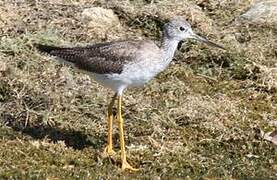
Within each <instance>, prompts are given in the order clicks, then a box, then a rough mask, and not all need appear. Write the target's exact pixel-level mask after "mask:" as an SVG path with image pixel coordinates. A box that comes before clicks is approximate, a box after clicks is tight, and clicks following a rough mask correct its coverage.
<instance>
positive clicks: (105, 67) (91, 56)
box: [36, 41, 144, 74]
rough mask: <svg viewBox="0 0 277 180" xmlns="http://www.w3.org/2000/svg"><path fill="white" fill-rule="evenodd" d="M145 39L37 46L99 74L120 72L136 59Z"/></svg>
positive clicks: (78, 66) (41, 49) (43, 50)
mask: <svg viewBox="0 0 277 180" xmlns="http://www.w3.org/2000/svg"><path fill="white" fill-rule="evenodd" d="M143 44H144V42H143V41H115V42H108V43H98V44H94V45H89V46H85V47H72V48H62V47H54V46H47V45H41V44H38V45H36V47H37V48H38V49H39V50H40V51H42V52H46V53H48V54H50V55H52V56H56V57H59V58H61V59H63V60H65V61H68V62H70V63H72V64H74V65H75V66H76V67H77V68H79V69H82V70H86V71H89V72H93V73H97V74H106V73H118V74H120V73H121V72H122V70H123V66H124V64H126V63H128V62H132V61H133V60H134V59H135V55H136V52H137V50H139V49H141V47H143Z"/></svg>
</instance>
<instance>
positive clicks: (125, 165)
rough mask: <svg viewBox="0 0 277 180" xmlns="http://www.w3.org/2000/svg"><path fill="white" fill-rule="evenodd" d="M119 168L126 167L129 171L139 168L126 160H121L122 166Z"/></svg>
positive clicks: (124, 168)
mask: <svg viewBox="0 0 277 180" xmlns="http://www.w3.org/2000/svg"><path fill="white" fill-rule="evenodd" d="M121 169H122V170H123V171H124V170H126V169H128V170H130V171H139V169H137V168H133V167H132V166H131V165H130V164H129V163H128V162H127V161H123V162H122V167H121Z"/></svg>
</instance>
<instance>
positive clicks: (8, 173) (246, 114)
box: [0, 0, 277, 179]
mask: <svg viewBox="0 0 277 180" xmlns="http://www.w3.org/2000/svg"><path fill="white" fill-rule="evenodd" d="M151 2H152V3H151ZM195 2H197V3H195ZM220 2H221V1H217V0H212V1H187V2H183V1H168V0H167V1H143V0H140V1H130V2H129V1H120V3H119V1H109V2H106V1H104V0H99V1H94V3H93V4H92V3H91V1H80V2H79V1H74V0H71V1H69V0H64V1H49V2H38V3H35V1H34V2H23V1H22V2H18V3H16V2H1V3H0V32H1V35H0V65H1V67H0V114H1V116H0V137H1V139H0V157H1V158H0V177H1V178H4V179H9V178H10V179H27V178H28V179H29V178H33V179H41V178H48V179H55V178H58V179H69V178H72V179H79V178H81V179H95V178H97V179H100V178H101V179H102V178H105V179H108V178H119V179H120V178H122V179H124V178H127V179H128V178H141V179H160V178H163V179H169V178H175V179H178V178H180V179H184V178H187V179H200V178H205V179H214V178H222V179H249V178H256V179H274V178H276V176H277V174H276V171H277V164H276V162H277V159H276V157H277V155H276V146H274V145H273V144H272V143H270V142H267V141H264V140H263V139H262V138H261V137H260V132H261V130H262V131H263V132H268V131H272V130H274V129H276V126H275V125H276V119H277V113H276V112H277V111H276V104H277V95H276V90H277V85H276V80H277V78H276V49H277V48H276V46H277V41H276V37H277V36H276V35H277V31H276V28H274V27H267V26H264V25H263V26H258V25H245V24H240V23H239V22H237V21H236V20H235V17H237V16H238V15H239V14H241V13H242V12H243V11H244V10H245V9H247V7H248V6H249V5H250V4H251V3H252V1H240V2H241V3H239V4H234V3H232V2H233V1H222V3H220ZM228 2H229V3H228ZM234 2H235V1H234ZM191 4H193V6H191ZM177 5H178V6H177ZM92 6H99V7H103V8H110V9H112V10H113V11H114V12H115V14H117V15H118V17H119V21H120V25H119V26H118V27H116V28H115V29H113V30H111V31H108V32H107V34H106V35H103V34H101V33H102V32H99V34H98V33H97V32H95V31H90V29H88V28H90V27H89V26H88V25H87V24H85V23H83V21H82V20H81V18H82V16H81V14H82V12H83V8H88V7H92ZM177 7H178V8H177ZM188 7H189V8H188ZM176 8H177V9H176ZM172 9H174V11H173V10H172ZM226 9H228V10H226ZM175 14H177V15H183V16H186V17H187V19H188V20H189V21H190V22H192V24H193V26H194V28H195V29H197V31H199V33H201V34H206V35H208V36H209V37H210V38H211V39H213V40H214V41H219V42H221V43H222V44H224V45H225V46H226V48H227V49H228V51H226V52H223V51H219V50H218V49H212V48H210V47H207V46H205V45H203V44H199V43H195V42H188V43H187V44H186V45H185V46H183V47H182V48H181V49H180V50H179V51H178V52H177V53H176V56H175V57H176V58H175V60H174V62H173V63H172V65H171V66H170V67H169V68H168V69H167V70H166V71H165V72H164V73H162V74H161V75H159V76H158V77H157V78H156V79H155V80H153V81H152V82H151V83H150V84H149V85H147V86H146V87H145V88H143V89H139V90H137V89H133V90H132V89H130V90H129V91H127V92H126V94H125V99H124V106H125V107H124V117H125V120H126V122H125V126H126V131H127V133H128V136H126V138H127V145H128V153H129V156H128V157H129V161H130V162H131V164H133V165H134V166H136V167H140V168H141V171H140V172H138V173H128V172H121V171H120V170H119V168H118V167H119V163H120V161H119V154H118V155H117V157H116V158H115V159H109V158H103V157H102V155H101V152H102V150H103V147H104V145H105V137H106V122H105V116H104V115H105V110H106V104H107V102H108V100H109V99H108V98H107V97H108V96H110V95H111V92H110V91H109V90H106V89H104V88H103V87H101V86H100V85H97V84H96V82H94V81H93V80H92V81H91V80H90V78H89V77H88V76H87V75H84V74H81V73H79V72H78V71H76V70H73V69H71V68H69V67H66V66H61V65H59V64H57V63H56V62H54V61H53V58H50V57H45V56H42V55H40V54H39V53H38V52H37V51H36V50H35V49H34V48H33V47H32V44H33V43H34V42H40V43H47V44H62V45H66V46H70V45H76V44H85V43H92V42H99V41H106V40H112V39H117V38H122V39H123V38H127V37H132V38H151V39H158V38H159V36H160V33H159V30H160V28H161V26H162V24H163V23H164V22H165V21H166V19H168V18H169V17H170V16H172V15H175ZM90 32H94V33H90ZM274 122H275V123H274ZM115 133H116V135H115V136H116V138H117V137H118V135H117V130H116V129H115ZM115 143H116V149H117V150H118V149H119V147H118V141H116V142H115Z"/></svg>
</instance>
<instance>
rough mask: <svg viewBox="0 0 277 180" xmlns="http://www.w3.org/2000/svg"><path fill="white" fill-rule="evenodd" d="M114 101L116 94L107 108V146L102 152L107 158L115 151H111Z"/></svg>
mask: <svg viewBox="0 0 277 180" xmlns="http://www.w3.org/2000/svg"><path fill="white" fill-rule="evenodd" d="M115 99H116V94H115V95H114V96H113V98H112V100H111V102H110V104H109V106H108V118H107V121H108V139H107V142H108V145H107V147H106V148H105V150H104V154H106V155H108V156H112V155H114V154H115V151H114V150H113V138H112V136H113V105H114V101H115Z"/></svg>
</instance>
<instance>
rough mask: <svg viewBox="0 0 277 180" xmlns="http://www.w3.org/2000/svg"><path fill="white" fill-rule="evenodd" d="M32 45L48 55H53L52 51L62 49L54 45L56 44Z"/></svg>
mask: <svg viewBox="0 0 277 180" xmlns="http://www.w3.org/2000/svg"><path fill="white" fill-rule="evenodd" d="M34 47H36V48H37V49H38V50H39V51H40V52H44V53H47V54H50V55H54V54H53V52H55V51H59V50H63V49H64V48H62V47H56V46H48V45H43V44H34Z"/></svg>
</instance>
